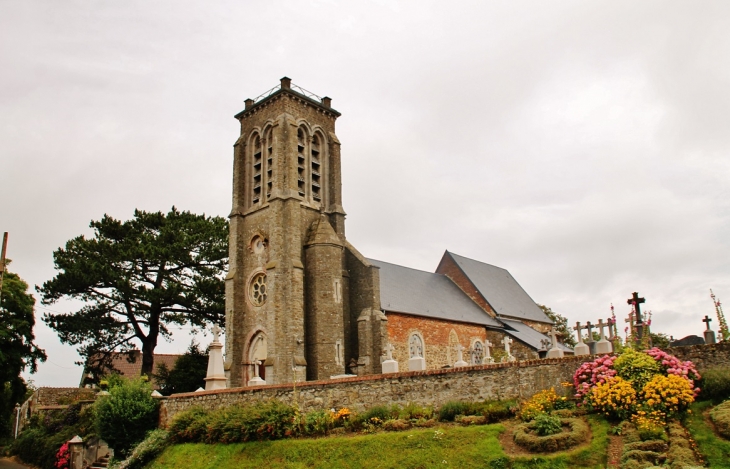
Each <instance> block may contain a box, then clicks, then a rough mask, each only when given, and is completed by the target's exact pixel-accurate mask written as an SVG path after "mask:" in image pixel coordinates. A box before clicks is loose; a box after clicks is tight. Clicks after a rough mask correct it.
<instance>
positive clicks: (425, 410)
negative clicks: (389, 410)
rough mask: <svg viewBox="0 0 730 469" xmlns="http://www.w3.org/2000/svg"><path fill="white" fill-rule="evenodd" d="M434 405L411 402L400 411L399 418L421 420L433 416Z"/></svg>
mask: <svg viewBox="0 0 730 469" xmlns="http://www.w3.org/2000/svg"><path fill="white" fill-rule="evenodd" d="M433 414H434V411H433V406H427V407H423V406H420V405H418V404H413V403H409V404H408V405H406V406H405V407H403V408H402V409H400V411H399V412H398V418H399V419H403V420H420V419H426V420H428V419H430V418H433Z"/></svg>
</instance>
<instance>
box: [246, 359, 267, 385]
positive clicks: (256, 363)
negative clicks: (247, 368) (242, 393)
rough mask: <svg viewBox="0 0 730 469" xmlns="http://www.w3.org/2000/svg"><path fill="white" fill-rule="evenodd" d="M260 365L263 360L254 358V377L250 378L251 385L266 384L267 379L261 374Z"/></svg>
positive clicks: (249, 383)
mask: <svg viewBox="0 0 730 469" xmlns="http://www.w3.org/2000/svg"><path fill="white" fill-rule="evenodd" d="M259 366H261V360H254V362H253V378H251V379H249V380H248V383H247V384H248V385H249V386H263V385H264V384H266V381H264V380H263V379H261V376H259Z"/></svg>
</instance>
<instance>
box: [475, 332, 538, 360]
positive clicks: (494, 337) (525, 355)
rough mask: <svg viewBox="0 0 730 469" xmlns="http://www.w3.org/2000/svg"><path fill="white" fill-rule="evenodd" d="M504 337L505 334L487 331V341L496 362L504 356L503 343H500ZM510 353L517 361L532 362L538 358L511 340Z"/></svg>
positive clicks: (516, 341)
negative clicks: (489, 343)
mask: <svg viewBox="0 0 730 469" xmlns="http://www.w3.org/2000/svg"><path fill="white" fill-rule="evenodd" d="M505 335H506V334H504V333H503V332H499V331H495V330H491V329H490V330H488V331H487V340H489V342H491V343H492V356H493V357H494V358H495V360H496V361H499V360H500V359H501V358H502V357H503V356H504V355H506V353H505V351H504V343H503V342H502V340H504V337H505ZM510 353H511V354H512V356H513V357H515V358H517V359H518V360H534V359H536V358H539V356H538V353H537V352H536V351H534V350H532V349H531V348H530V347H528V346H527V345H525V344H523V343H522V342H520V341H519V340H516V339H512V343H511V344H510Z"/></svg>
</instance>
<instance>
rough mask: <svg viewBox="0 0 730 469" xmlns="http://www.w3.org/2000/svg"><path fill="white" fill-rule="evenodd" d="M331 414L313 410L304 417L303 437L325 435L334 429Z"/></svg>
mask: <svg viewBox="0 0 730 469" xmlns="http://www.w3.org/2000/svg"><path fill="white" fill-rule="evenodd" d="M334 423H335V422H334V418H333V414H331V413H330V412H327V411H324V410H315V411H312V412H309V413H308V414H306V415H305V416H304V431H303V433H304V434H305V435H326V434H327V433H328V432H329V431H330V430H332V428H334Z"/></svg>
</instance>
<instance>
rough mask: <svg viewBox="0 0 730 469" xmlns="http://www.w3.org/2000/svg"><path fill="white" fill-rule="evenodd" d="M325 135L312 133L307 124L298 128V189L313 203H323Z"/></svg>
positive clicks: (302, 195)
mask: <svg viewBox="0 0 730 469" xmlns="http://www.w3.org/2000/svg"><path fill="white" fill-rule="evenodd" d="M324 146H325V140H324V136H323V135H322V134H321V133H320V132H314V134H312V133H310V132H309V130H308V129H307V128H306V127H305V126H301V127H299V129H297V191H298V193H299V196H300V197H302V199H304V200H305V201H306V202H308V203H309V204H312V205H315V206H316V205H319V204H320V203H322V199H323V196H324V188H323V181H324V164H323V163H324V157H325V156H324Z"/></svg>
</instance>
